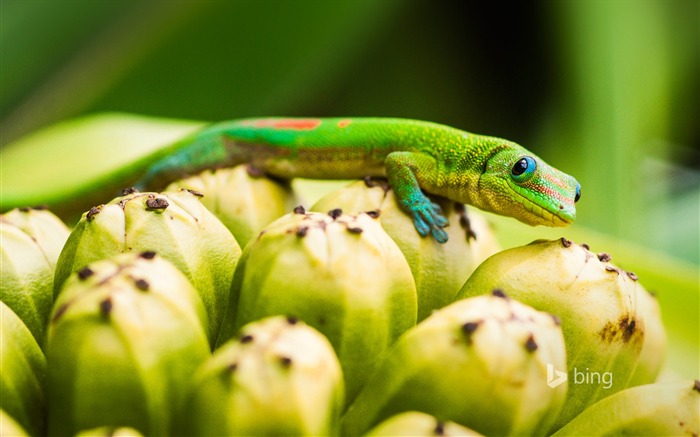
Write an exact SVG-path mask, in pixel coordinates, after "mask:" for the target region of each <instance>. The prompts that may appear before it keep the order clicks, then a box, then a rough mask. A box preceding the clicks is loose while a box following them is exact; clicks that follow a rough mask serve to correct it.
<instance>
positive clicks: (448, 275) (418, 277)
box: [311, 180, 500, 322]
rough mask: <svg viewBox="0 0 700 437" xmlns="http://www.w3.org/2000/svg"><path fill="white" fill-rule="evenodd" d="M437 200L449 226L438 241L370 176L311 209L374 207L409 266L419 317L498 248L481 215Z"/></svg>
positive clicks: (447, 298) (446, 299)
mask: <svg viewBox="0 0 700 437" xmlns="http://www.w3.org/2000/svg"><path fill="white" fill-rule="evenodd" d="M431 198H432V199H433V201H434V202H435V203H437V204H438V205H440V207H441V208H442V211H443V213H444V214H445V217H446V218H447V219H448V220H449V222H450V226H448V227H446V228H445V231H446V232H447V235H448V236H449V240H448V241H447V243H445V244H440V243H438V242H437V241H435V239H434V238H429V237H421V235H420V234H418V232H416V230H415V227H414V225H413V221H412V220H411V218H410V216H409V215H408V214H406V213H405V212H404V211H403V210H402V209H401V207H400V206H399V204H398V202H397V201H396V196H395V195H394V191H393V190H390V189H389V188H388V187H387V186H385V185H384V186H383V185H381V184H379V183H376V182H373V181H369V180H368V181H357V182H353V183H351V184H350V185H349V186H347V187H345V188H343V189H340V190H336V191H334V192H331V193H330V194H328V195H326V196H325V197H323V198H322V199H321V200H319V201H318V202H317V203H316V204H315V205H314V206H312V207H311V210H313V211H330V210H331V209H333V208H341V209H342V210H343V211H347V212H350V213H359V212H362V211H374V212H375V213H376V214H379V215H380V216H379V221H380V223H381V225H382V227H383V228H384V230H385V231H386V232H387V234H389V236H390V237H391V238H392V239H393V240H394V241H395V242H396V244H397V245H398V246H399V248H400V249H401V252H403V254H404V256H405V257H406V260H407V261H408V265H409V266H410V267H411V272H412V273H413V278H414V279H415V281H416V290H417V292H418V319H417V320H418V321H419V322H420V321H421V320H423V319H424V318H426V317H427V316H429V315H430V313H432V312H433V311H434V310H436V309H438V308H442V307H444V306H445V305H447V304H449V303H452V302H453V301H454V300H455V295H456V294H457V292H458V291H459V289H460V288H461V287H462V285H464V282H465V281H466V280H467V278H468V277H469V275H470V274H471V273H472V272H473V271H474V269H476V267H477V266H478V265H479V264H480V263H481V262H482V261H484V260H485V259H486V258H488V257H489V256H491V255H493V254H494V253H496V252H498V251H499V250H500V248H499V245H498V242H497V241H496V237H495V235H494V234H493V232H492V231H491V228H490V227H489V225H488V223H487V222H486V219H485V218H484V216H483V215H482V214H480V213H478V212H477V211H475V210H473V209H470V210H469V214H468V215H467V210H466V209H465V207H464V205H461V204H456V203H454V202H452V201H449V200H447V199H444V198H442V197H436V196H432V197H431Z"/></svg>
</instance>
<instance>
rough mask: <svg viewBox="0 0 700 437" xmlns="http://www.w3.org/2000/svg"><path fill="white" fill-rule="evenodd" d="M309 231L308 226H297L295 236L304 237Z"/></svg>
mask: <svg viewBox="0 0 700 437" xmlns="http://www.w3.org/2000/svg"><path fill="white" fill-rule="evenodd" d="M308 232H309V227H308V226H299V227H298V228H297V232H296V234H297V237H306V234H307V233H308Z"/></svg>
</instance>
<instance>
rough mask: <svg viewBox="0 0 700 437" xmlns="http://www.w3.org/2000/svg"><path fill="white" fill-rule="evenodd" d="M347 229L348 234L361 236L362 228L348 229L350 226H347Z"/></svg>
mask: <svg viewBox="0 0 700 437" xmlns="http://www.w3.org/2000/svg"><path fill="white" fill-rule="evenodd" d="M347 229H348V232H350V233H351V234H361V233H362V231H363V229H362V228H357V227H350V226H348V227H347Z"/></svg>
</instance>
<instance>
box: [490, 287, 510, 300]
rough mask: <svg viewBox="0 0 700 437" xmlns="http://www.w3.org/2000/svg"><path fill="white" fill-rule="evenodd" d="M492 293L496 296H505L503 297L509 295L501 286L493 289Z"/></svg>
mask: <svg viewBox="0 0 700 437" xmlns="http://www.w3.org/2000/svg"><path fill="white" fill-rule="evenodd" d="M491 295H492V296H496V297H503V298H507V297H508V296H506V293H505V292H504V291H503V290H501V289H500V288H496V289H495V290H493V291H492V292H491Z"/></svg>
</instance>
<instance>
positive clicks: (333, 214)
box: [328, 208, 343, 220]
mask: <svg viewBox="0 0 700 437" xmlns="http://www.w3.org/2000/svg"><path fill="white" fill-rule="evenodd" d="M328 215H329V216H331V218H332V219H333V220H335V219H337V218H338V217H340V216H341V215H343V210H342V209H340V208H335V209H331V210H330V211H328Z"/></svg>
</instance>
